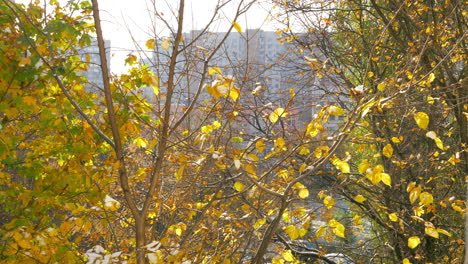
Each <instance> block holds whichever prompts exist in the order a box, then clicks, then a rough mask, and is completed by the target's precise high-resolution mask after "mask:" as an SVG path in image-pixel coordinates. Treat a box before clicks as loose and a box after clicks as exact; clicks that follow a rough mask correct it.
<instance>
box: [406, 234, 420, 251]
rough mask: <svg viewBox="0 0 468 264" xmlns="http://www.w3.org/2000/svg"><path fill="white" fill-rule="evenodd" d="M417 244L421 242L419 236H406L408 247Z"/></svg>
mask: <svg viewBox="0 0 468 264" xmlns="http://www.w3.org/2000/svg"><path fill="white" fill-rule="evenodd" d="M419 244H421V239H419V237H417V236H413V237H410V238H408V247H409V248H415V247H417V246H418V245H419Z"/></svg>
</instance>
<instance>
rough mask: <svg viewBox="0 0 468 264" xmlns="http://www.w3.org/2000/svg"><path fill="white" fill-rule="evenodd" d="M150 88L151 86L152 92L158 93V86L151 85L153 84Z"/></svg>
mask: <svg viewBox="0 0 468 264" xmlns="http://www.w3.org/2000/svg"><path fill="white" fill-rule="evenodd" d="M151 88H153V93H154V95H158V94H159V87H158V86H156V85H153V86H151Z"/></svg>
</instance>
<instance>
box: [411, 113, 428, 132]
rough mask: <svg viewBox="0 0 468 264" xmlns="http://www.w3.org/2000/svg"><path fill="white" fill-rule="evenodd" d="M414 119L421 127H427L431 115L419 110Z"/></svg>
mask: <svg viewBox="0 0 468 264" xmlns="http://www.w3.org/2000/svg"><path fill="white" fill-rule="evenodd" d="M414 120H415V121H416V124H417V125H418V126H419V127H420V128H422V129H427V126H428V125H429V116H428V115H427V114H426V113H424V112H417V113H416V114H414Z"/></svg>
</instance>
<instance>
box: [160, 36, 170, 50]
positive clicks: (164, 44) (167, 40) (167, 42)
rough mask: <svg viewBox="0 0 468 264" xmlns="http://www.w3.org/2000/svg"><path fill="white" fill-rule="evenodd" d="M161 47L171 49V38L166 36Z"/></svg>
mask: <svg viewBox="0 0 468 264" xmlns="http://www.w3.org/2000/svg"><path fill="white" fill-rule="evenodd" d="M161 48H162V49H163V50H169V49H170V48H171V39H170V38H165V39H164V40H163V41H162V42H161Z"/></svg>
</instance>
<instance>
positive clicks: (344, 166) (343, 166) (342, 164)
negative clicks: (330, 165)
mask: <svg viewBox="0 0 468 264" xmlns="http://www.w3.org/2000/svg"><path fill="white" fill-rule="evenodd" d="M334 164H335V166H336V168H337V169H338V170H340V171H341V172H342V173H351V169H350V167H349V164H348V163H347V162H346V161H342V160H338V161H336V162H335V163H334Z"/></svg>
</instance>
